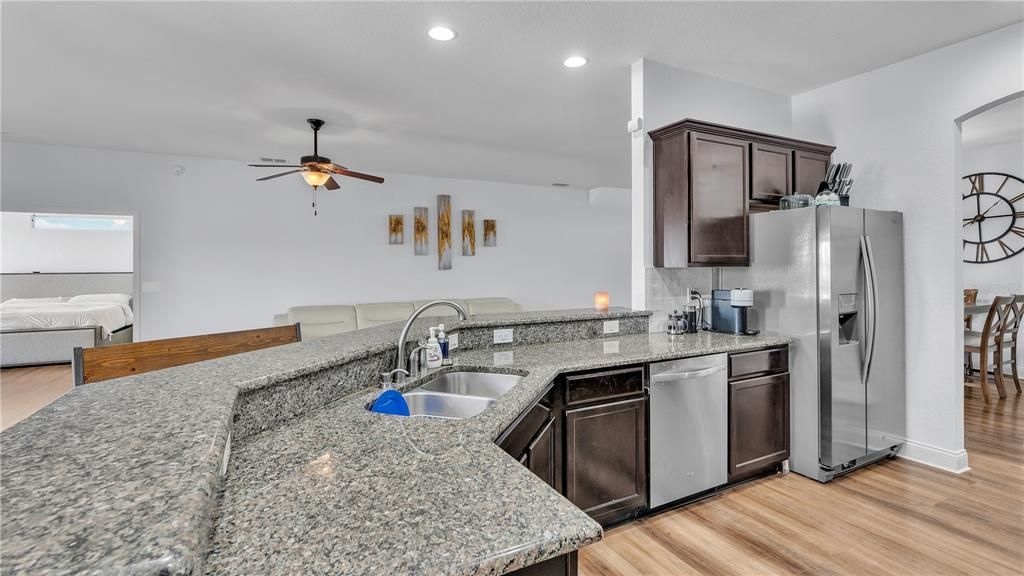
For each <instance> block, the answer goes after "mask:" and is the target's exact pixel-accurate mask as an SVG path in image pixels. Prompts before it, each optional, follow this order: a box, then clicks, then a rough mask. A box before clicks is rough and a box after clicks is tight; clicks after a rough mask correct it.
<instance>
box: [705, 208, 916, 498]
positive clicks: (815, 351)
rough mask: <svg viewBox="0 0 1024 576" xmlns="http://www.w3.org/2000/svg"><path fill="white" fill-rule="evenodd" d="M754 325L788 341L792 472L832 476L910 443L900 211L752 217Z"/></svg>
mask: <svg viewBox="0 0 1024 576" xmlns="http://www.w3.org/2000/svg"><path fill="white" fill-rule="evenodd" d="M750 249H751V264H750V267H749V268H723V269H722V272H721V280H720V282H721V286H722V287H741V286H742V287H746V288H752V289H753V290H754V306H753V308H752V309H751V311H750V312H749V317H748V325H749V327H750V328H755V329H759V330H761V331H765V332H775V333H780V334H785V335H788V336H791V337H792V338H794V340H795V342H794V343H793V345H792V346H791V347H790V426H791V428H790V454H791V457H790V468H791V469H792V470H793V471H795V472H798V473H800V474H802V475H804V476H807V477H810V478H814V479H816V480H819V481H821V482H828V481H829V480H831V479H832V478H833V477H835V476H836V475H837V474H841V473H844V472H848V471H850V470H854V469H856V468H859V467H860V466H863V465H865V464H869V463H871V462H874V461H876V460H878V459H880V458H884V457H886V456H890V455H895V454H896V452H897V451H898V450H899V448H900V446H901V445H902V442H903V441H904V438H905V430H906V383H905V374H904V372H905V371H904V350H905V347H904V320H903V319H904V308H903V298H904V295H903V215H902V214H901V213H899V212H883V211H878V210H862V209H860V208H847V207H840V206H819V207H815V208H800V209H796V210H782V211H777V212H769V213H765V214H755V215H752V216H751V217H750Z"/></svg>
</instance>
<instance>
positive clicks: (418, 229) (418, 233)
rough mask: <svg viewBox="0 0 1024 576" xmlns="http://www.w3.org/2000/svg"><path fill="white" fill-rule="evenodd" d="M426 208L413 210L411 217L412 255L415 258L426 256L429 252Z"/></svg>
mask: <svg viewBox="0 0 1024 576" xmlns="http://www.w3.org/2000/svg"><path fill="white" fill-rule="evenodd" d="M427 217H428V216H427V208H426V206H422V207H421V206H417V207H416V208H413V217H412V241H413V253H414V254H416V255H417V256H426V255H427V253H428V252H429V251H430V233H429V231H428V230H429V224H428V223H427Z"/></svg>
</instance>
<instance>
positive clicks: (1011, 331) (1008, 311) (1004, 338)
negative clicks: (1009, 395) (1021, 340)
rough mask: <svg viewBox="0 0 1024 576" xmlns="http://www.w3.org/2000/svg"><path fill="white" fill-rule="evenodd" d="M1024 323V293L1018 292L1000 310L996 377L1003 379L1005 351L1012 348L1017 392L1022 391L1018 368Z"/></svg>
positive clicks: (1012, 369) (1011, 367)
mask: <svg viewBox="0 0 1024 576" xmlns="http://www.w3.org/2000/svg"><path fill="white" fill-rule="evenodd" d="M1021 324H1024V294H1017V295H1015V296H1013V299H1012V300H1011V301H1010V302H1009V303H1008V304H1006V305H1005V306H1004V307H1003V309H1002V310H1000V325H1001V327H1002V329H1001V330H1000V331H999V334H998V335H997V336H996V354H995V356H996V378H997V379H999V380H1000V381H1001V380H1002V379H1003V376H1004V374H1003V364H1004V363H1005V360H1004V358H1003V353H1004V352H1005V351H1006V349H1007V348H1009V350H1010V375H1011V376H1012V377H1013V385H1014V387H1015V388H1017V393H1018V394H1020V393H1021V388H1020V375H1019V372H1018V370H1017V337H1018V335H1019V334H1020V326H1021Z"/></svg>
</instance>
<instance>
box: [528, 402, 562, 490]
mask: <svg viewBox="0 0 1024 576" xmlns="http://www.w3.org/2000/svg"><path fill="white" fill-rule="evenodd" d="M555 422H556V419H555V418H549V419H548V421H547V424H545V425H544V427H543V428H541V430H540V432H538V433H537V436H536V437H535V438H534V439H533V441H532V442H530V445H529V446H527V448H526V454H525V462H523V464H524V465H525V466H526V467H527V468H529V469H530V472H533V473H534V474H536V475H537V477H538V478H540V479H541V480H543V481H545V482H547V483H548V486H551V487H552V488H554V489H555V490H558V491H559V492H561V491H562V490H561V488H562V487H561V484H562V483H561V482H560V481H559V472H560V469H559V468H560V467H559V466H558V461H559V459H558V454H559V452H560V451H559V450H558V435H557V434H556V426H555Z"/></svg>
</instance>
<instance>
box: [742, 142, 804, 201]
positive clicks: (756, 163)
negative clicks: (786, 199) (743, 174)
mask: <svg viewBox="0 0 1024 576" xmlns="http://www.w3.org/2000/svg"><path fill="white" fill-rule="evenodd" d="M750 148H751V152H750V161H751V170H750V173H751V175H752V178H753V184H752V185H751V187H750V200H751V201H752V202H768V203H771V204H775V205H776V206H777V205H778V204H779V199H780V198H782V197H783V196H788V195H790V194H792V193H793V152H794V151H793V149H792V148H786V147H782V146H773V145H772V144H762V143H760V142H754V143H753V144H751V145H750Z"/></svg>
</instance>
